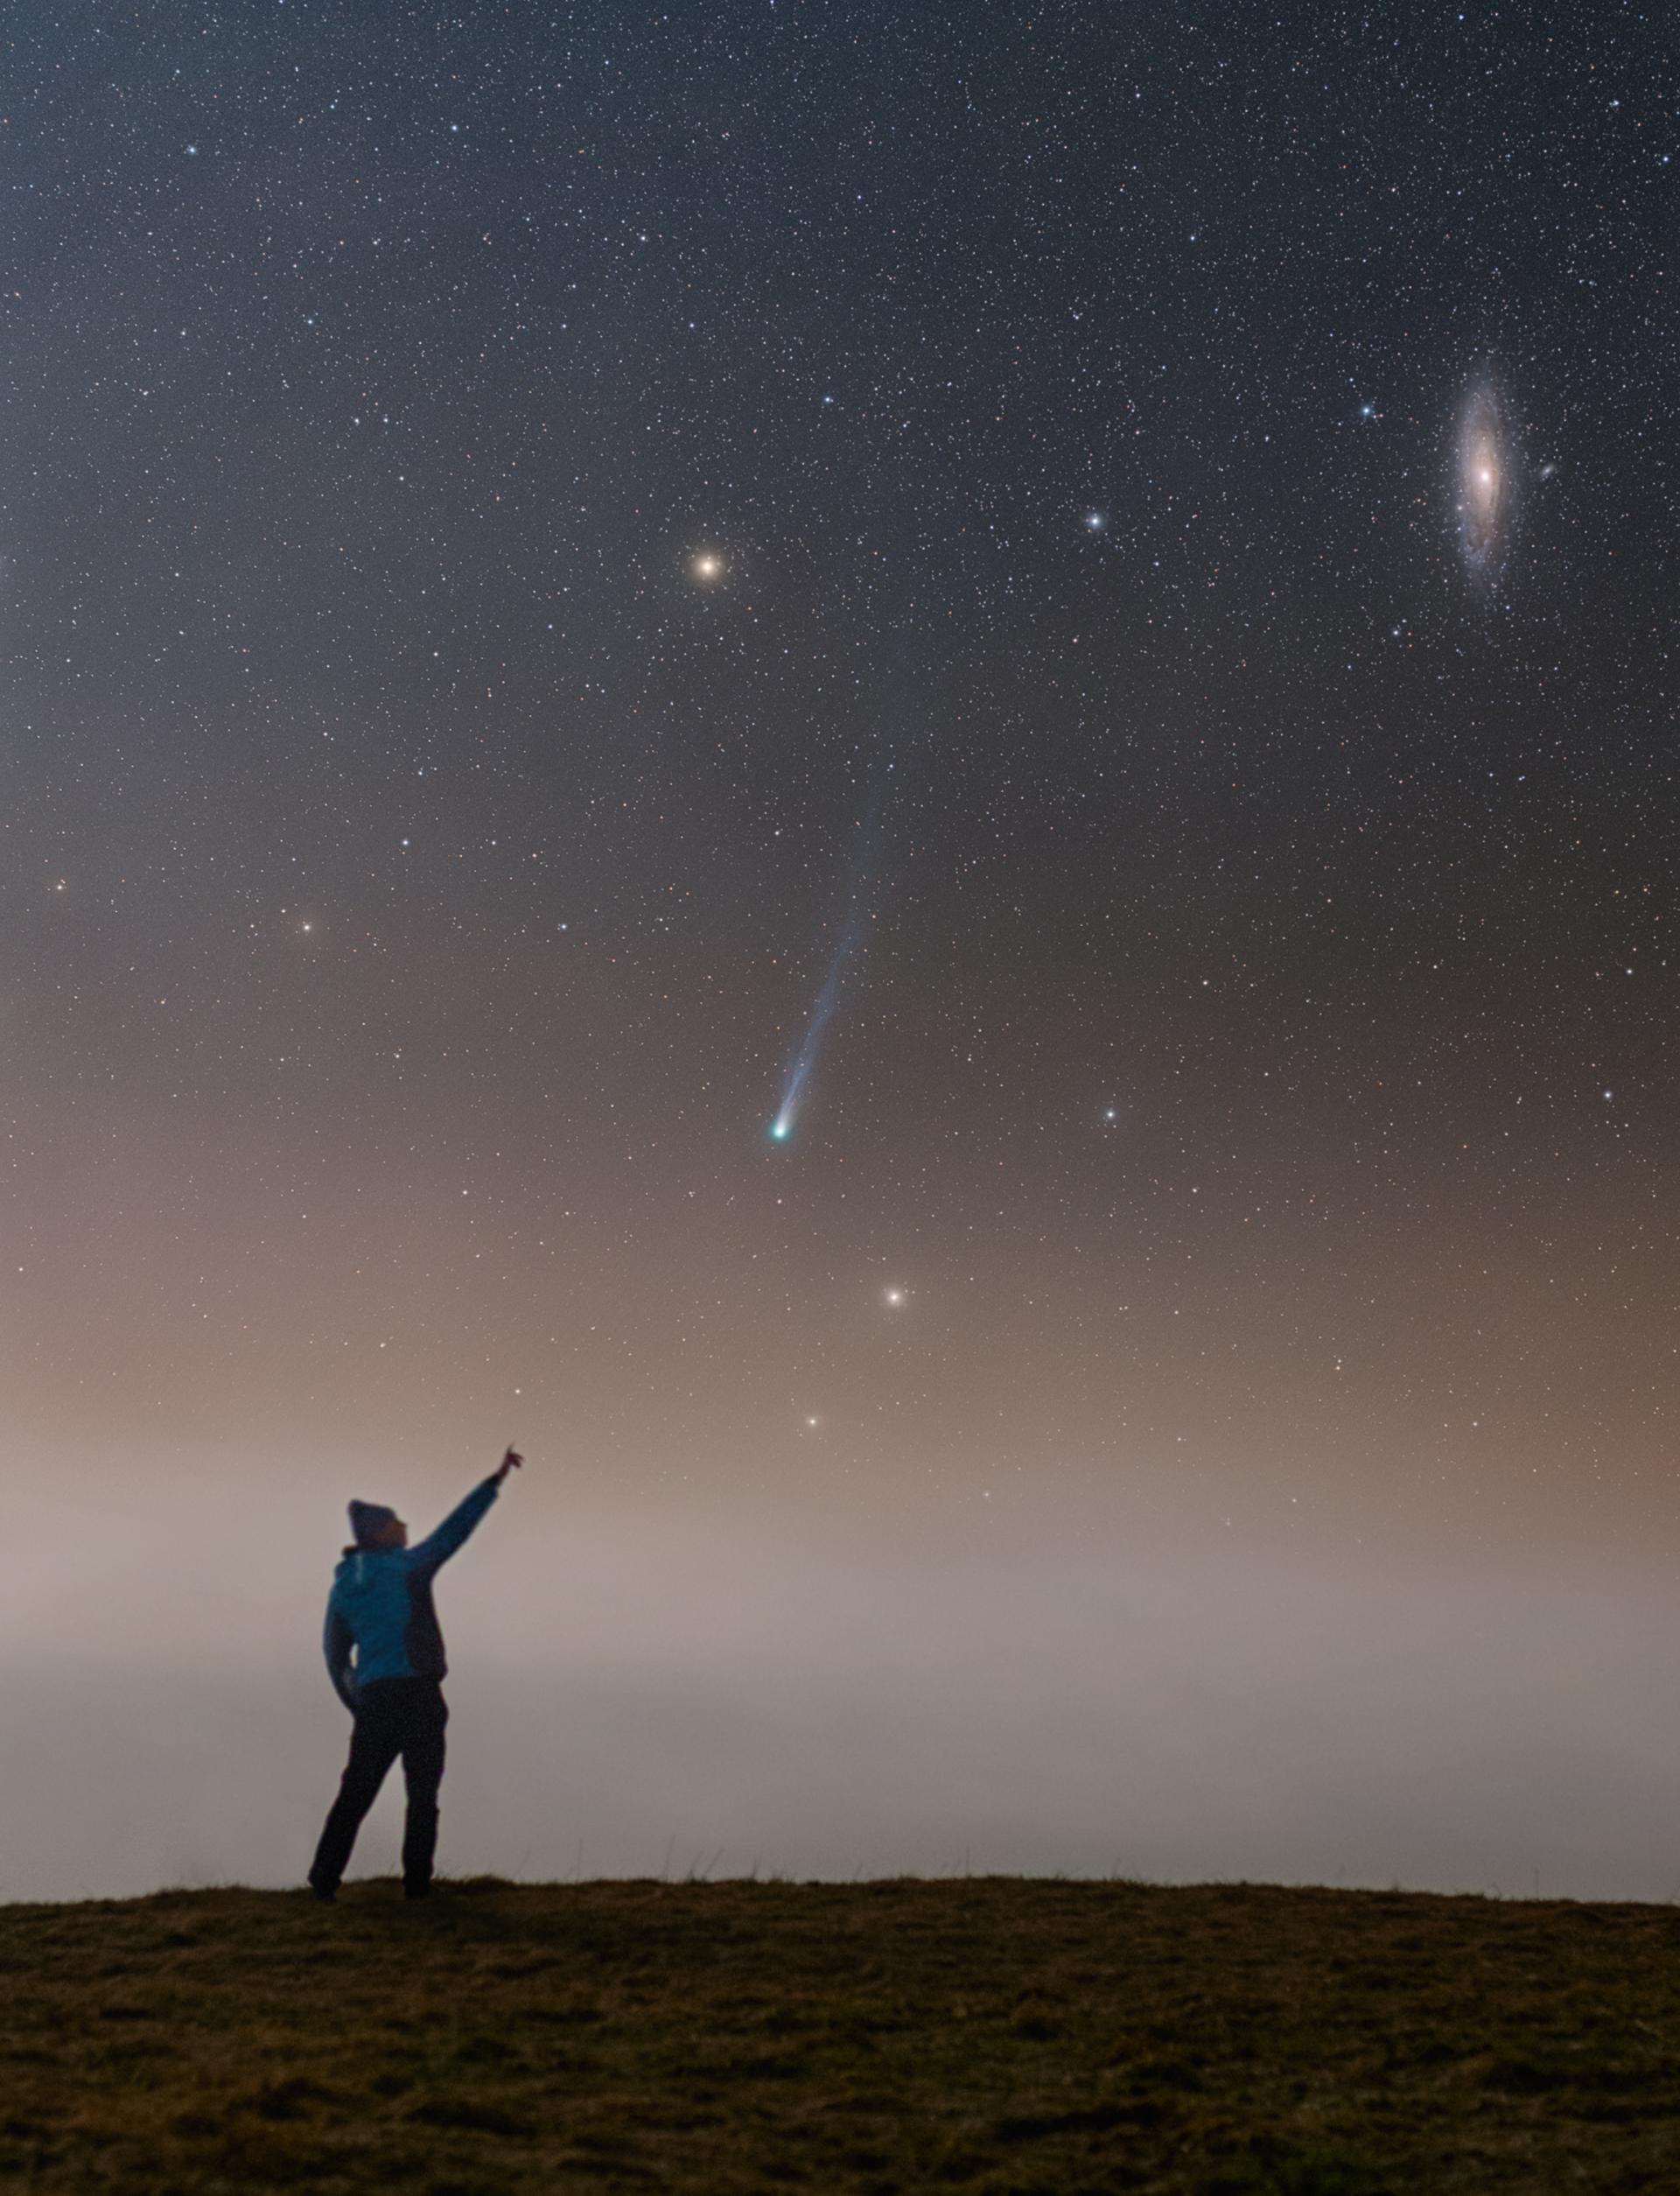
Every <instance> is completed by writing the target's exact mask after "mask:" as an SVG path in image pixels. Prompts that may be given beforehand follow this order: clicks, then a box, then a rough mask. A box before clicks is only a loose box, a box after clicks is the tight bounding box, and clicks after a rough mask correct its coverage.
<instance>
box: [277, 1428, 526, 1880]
mask: <svg viewBox="0 0 1680 2196" xmlns="http://www.w3.org/2000/svg"><path fill="white" fill-rule="evenodd" d="M524 1461H525V1459H524V1458H523V1457H522V1456H520V1455H519V1454H518V1453H517V1451H516V1450H514V1449H509V1450H508V1451H507V1455H506V1456H504V1457H503V1458H502V1460H501V1463H500V1467H499V1469H498V1470H495V1471H493V1472H492V1473H491V1475H490V1477H488V1478H487V1479H486V1480H484V1481H482V1482H481V1483H480V1484H479V1485H478V1486H476V1487H474V1488H473V1490H472V1493H471V1494H470V1495H468V1497H467V1498H466V1499H465V1502H462V1503H459V1504H458V1505H457V1506H456V1507H455V1508H454V1509H453V1510H451V1512H450V1513H449V1515H448V1516H447V1517H446V1518H445V1519H444V1521H443V1523H442V1524H441V1525H440V1526H438V1527H437V1531H436V1532H435V1533H428V1534H427V1536H426V1538H425V1539H424V1540H422V1541H421V1542H420V1543H419V1545H418V1546H417V1547H409V1528H408V1526H406V1525H405V1524H404V1523H403V1522H402V1519H401V1518H399V1517H398V1516H397V1514H396V1512H395V1510H388V1509H387V1508H386V1507H385V1505H383V1504H382V1503H379V1502H353V1503H352V1504H351V1505H350V1530H351V1533H352V1534H353V1542H352V1545H351V1546H350V1547H347V1548H346V1550H345V1551H344V1556H343V1560H342V1561H340V1563H339V1568H338V1569H337V1571H336V1572H334V1574H333V1577H332V1592H331V1593H330V1594H329V1595H328V1596H327V1600H326V1630H325V1635H324V1638H323V1642H322V1644H323V1645H324V1646H325V1651H326V1668H327V1674H328V1676H329V1677H330V1678H331V1679H332V1683H333V1687H334V1688H335V1689H336V1691H337V1693H338V1695H339V1699H340V1700H341V1701H343V1702H344V1704H345V1706H346V1708H348V1709H349V1710H350V1713H351V1714H352V1715H353V1716H354V1717H355V1719H356V1724H355V1729H354V1730H353V1732H352V1734H351V1737H350V1759H349V1762H348V1763H347V1765H346V1768H345V1772H344V1777H343V1779H342V1781H341V1782H340V1784H339V1796H338V1798H337V1799H336V1800H334V1801H333V1803H332V1813H331V1814H329V1815H328V1816H327V1818H326V1826H325V1828H324V1829H323V1830H322V1832H321V1842H320V1843H319V1845H318V1846H317V1847H316V1849H315V1860H314V1864H313V1865H312V1867H311V1869H310V1871H309V1887H310V1889H311V1891H313V1892H314V1894H315V1896H316V1898H318V1899H321V1900H323V1901H325V1903H326V1904H328V1905H331V1903H332V1900H333V1899H334V1898H336V1897H337V1896H338V1889H339V1882H340V1880H341V1878H342V1877H343V1875H344V1871H345V1869H346V1866H347V1865H348V1863H349V1859H350V1850H351V1848H352V1847H353V1845H354V1844H355V1842H356V1832H357V1831H358V1830H359V1829H360V1828H361V1823H362V1818H363V1816H364V1815H365V1814H367V1810H368V1808H369V1807H372V1806H373V1804H374V1800H376V1799H377V1798H378V1796H379V1788H380V1786H381V1785H382V1784H383V1783H384V1781H385V1772H387V1770H388V1769H389V1767H390V1765H391V1764H392V1763H393V1762H394V1761H395V1759H396V1758H397V1756H398V1755H399V1754H401V1755H402V1779H403V1782H404V1784H405V1785H406V1786H407V1788H408V1801H409V1807H408V1820H407V1821H406V1823H405V1824H404V1827H403V1833H402V1889H403V1893H404V1895H405V1896H406V1897H407V1898H427V1897H429V1896H430V1891H431V1861H432V1855H433V1853H434V1852H435V1851H436V1850H437V1787H438V1786H439V1784H440V1783H441V1782H442V1781H443V1774H444V1724H445V1723H446V1722H448V1721H449V1710H448V1708H446V1707H445V1706H444V1691H443V1680H444V1676H445V1674H446V1673H447V1665H446V1664H445V1662H444V1636H443V1633H442V1632H441V1631H439V1630H438V1628H437V1610H435V1609H434V1608H433V1607H432V1603H431V1582H432V1580H433V1579H434V1578H435V1577H436V1576H437V1569H438V1567H439V1565H441V1564H443V1563H445V1562H447V1561H448V1560H449V1558H450V1557H451V1555H453V1554H454V1553H455V1551H456V1549H457V1548H458V1547H461V1546H462V1544H463V1543H464V1542H465V1540H466V1539H467V1537H468V1535H469V1534H470V1533H472V1528H473V1527H474V1526H476V1525H477V1524H478V1522H479V1519H480V1518H481V1517H483V1515H484V1513H485V1512H486V1510H487V1509H488V1508H489V1507H490V1505H491V1504H492V1503H493V1501H494V1500H495V1498H496V1496H497V1495H498V1493H499V1492H500V1489H501V1483H502V1481H503V1480H504V1479H505V1478H506V1477H507V1475H508V1473H509V1472H510V1471H514V1470H517V1469H518V1467H519V1466H520V1465H521V1464H522V1463H524ZM352 1653H353V1654H354V1656H355V1662H354V1666H352V1664H351V1655H352Z"/></svg>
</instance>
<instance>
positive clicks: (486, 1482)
mask: <svg viewBox="0 0 1680 2196" xmlns="http://www.w3.org/2000/svg"><path fill="white" fill-rule="evenodd" d="M524 1461H525V1460H524V1458H523V1457H522V1456H519V1455H518V1454H517V1453H516V1451H514V1449H509V1450H508V1451H507V1455H506V1456H504V1457H503V1458H502V1460H501V1463H500V1468H499V1469H498V1470H495V1471H493V1472H492V1473H491V1475H490V1477H488V1478H487V1479H482V1480H480V1481H479V1484H478V1485H477V1486H476V1487H474V1488H473V1490H472V1493H471V1494H470V1495H468V1497H467V1498H466V1499H465V1502H458V1503H457V1504H456V1505H455V1507H454V1508H453V1509H452V1510H451V1512H450V1513H449V1515H448V1516H447V1517H446V1518H445V1519H444V1521H443V1523H442V1524H441V1525H440V1526H437V1529H436V1531H435V1532H431V1533H427V1535H426V1537H425V1539H424V1540H417V1541H416V1543H415V1545H414V1546H413V1547H411V1548H410V1549H409V1567H410V1568H412V1569H415V1570H421V1571H435V1570H436V1569H437V1566H438V1565H439V1564H440V1563H446V1562H447V1561H449V1559H450V1557H451V1555H453V1554H454V1553H455V1551H456V1549H457V1548H458V1547H461V1546H462V1545H463V1543H464V1542H465V1540H467V1539H468V1538H469V1537H470V1536H471V1534H472V1529H473V1527H474V1526H476V1525H477V1524H478V1522H479V1519H480V1518H481V1517H482V1516H483V1515H484V1513H485V1512H486V1510H487V1509H488V1508H489V1507H490V1505H491V1504H492V1503H493V1501H494V1500H495V1498H496V1497H497V1495H498V1494H500V1491H501V1483H502V1481H503V1480H504V1479H505V1478H506V1477H507V1475H508V1473H509V1472H510V1471H512V1470H514V1467H515V1466H516V1465H519V1464H521V1463H523V1462H524Z"/></svg>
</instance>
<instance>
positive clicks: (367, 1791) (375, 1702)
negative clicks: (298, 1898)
mask: <svg viewBox="0 0 1680 2196" xmlns="http://www.w3.org/2000/svg"><path fill="white" fill-rule="evenodd" d="M395 1705H396V1703H395V1702H394V1701H392V1699H391V1697H390V1695H389V1693H388V1690H387V1688H386V1687H383V1686H378V1685H374V1686H370V1687H368V1688H367V1695H366V1697H365V1698H364V1699H363V1700H362V1701H360V1703H359V1704H358V1706H357V1708H356V1725H355V1729H354V1730H353V1732H352V1733H351V1735H350V1758H349V1760H348V1762H347V1763H346V1765H345V1771H344V1775H343V1777H342V1778H341V1779H339V1796H338V1798H337V1799H336V1800H334V1801H333V1802H332V1812H331V1814H329V1815H328V1816H327V1818H326V1824H325V1828H324V1829H323V1830H322V1832H321V1842H320V1843H319V1844H318V1846H317V1847H316V1849H315V1859H314V1863H313V1865H312V1866H311V1869H310V1871H309V1883H310V1888H311V1891H313V1892H314V1893H315V1895H316V1897H317V1898H332V1894H333V1893H334V1892H335V1891H337V1890H338V1888H339V1881H340V1879H341V1878H342V1877H343V1875H344V1871H345V1870H346V1867H347V1866H348V1865H349V1861H350V1852H351V1849H352V1847H353V1845H354V1844H355V1842H356V1832H357V1831H358V1830H359V1829H360V1828H361V1823H362V1817H363V1816H364V1815H365V1814H367V1810H368V1808H369V1807H372V1806H373V1804H374V1800H376V1799H377V1798H378V1797H379V1788H380V1786H381V1785H382V1784H383V1783H384V1781H385V1772H386V1771H387V1770H388V1768H389V1767H390V1765H391V1764H392V1763H393V1762H394V1761H395V1759H396V1756H397V1750H398V1749H399V1748H400V1746H401V1745H402V1726H401V1723H400V1722H399V1720H398V1718H397V1717H396V1715H395V1714H394V1713H393V1709H394V1708H395Z"/></svg>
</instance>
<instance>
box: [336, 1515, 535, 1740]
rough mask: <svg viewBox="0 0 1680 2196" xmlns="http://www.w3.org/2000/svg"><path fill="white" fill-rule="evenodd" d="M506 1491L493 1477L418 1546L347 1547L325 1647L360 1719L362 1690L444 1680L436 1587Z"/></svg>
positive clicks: (340, 1689) (342, 1693)
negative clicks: (444, 1566)
mask: <svg viewBox="0 0 1680 2196" xmlns="http://www.w3.org/2000/svg"><path fill="white" fill-rule="evenodd" d="M499 1491H500V1490H499V1488H498V1486H497V1484H496V1482H495V1480H494V1479H493V1478H491V1479H486V1480H485V1481H484V1483H483V1484H482V1485H480V1486H477V1487H474V1488H473V1490H472V1493H471V1494H470V1495H468V1497H467V1498H466V1500H465V1502H462V1503H458V1504H457V1505H456V1506H455V1508H454V1509H452V1510H451V1512H450V1513H449V1515H448V1516H447V1517H446V1518H445V1519H444V1521H443V1523H442V1524H441V1525H440V1526H438V1527H437V1531H436V1532H435V1533H428V1534H427V1535H426V1537H425V1539H424V1540H421V1541H419V1542H418V1543H417V1544H416V1546H415V1547H388V1548H386V1547H381V1548H371V1547H369V1548H346V1550H345V1552H344V1560H343V1561H342V1562H341V1563H340V1564H339V1568H338V1569H337V1570H336V1571H335V1572H334V1573H333V1574H332V1592H331V1593H330V1594H329V1595H328V1596H327V1597H326V1630H325V1634H324V1635H323V1638H322V1645H323V1646H324V1647H325V1651H326V1672H327V1675H328V1676H329V1677H330V1678H331V1679H332V1684H333V1687H334V1689H335V1690H336V1692H337V1693H338V1695H339V1699H340V1700H341V1701H343V1702H344V1704H345V1706H346V1708H349V1709H350V1710H351V1711H352V1712H354V1709H355V1705H356V1694H357V1691H358V1690H359V1688H360V1687H362V1686H364V1685H373V1684H374V1683H375V1682H376V1681H377V1680H379V1679H381V1678H441V1677H442V1676H444V1673H445V1672H446V1670H447V1668H448V1665H447V1664H446V1663H445V1662H444V1635H443V1633H442V1632H441V1631H439V1630H438V1629H437V1610H435V1609H434V1608H433V1607H432V1605H431V1582H432V1580H433V1578H434V1577H435V1576H436V1575H437V1568H438V1566H439V1564H441V1563H445V1562H447V1561H448V1560H449V1558H450V1557H451V1555H453V1554H454V1553H455V1551H456V1549H457V1548H458V1547H460V1546H461V1545H462V1543H463V1542H464V1541H465V1540H466V1538H467V1536H468V1535H469V1534H470V1533H471V1532H472V1528H473V1526H475V1525H477V1523H478V1522H479V1519H480V1518H481V1517H482V1516H483V1515H484V1513H485V1512H486V1510H487V1509H488V1508H489V1507H490V1505H491V1504H492V1503H493V1501H494V1500H495V1498H496V1496H497V1494H498V1492H499ZM352 1649H353V1650H354V1652H355V1667H354V1669H352V1667H351V1663H350V1656H351V1651H352Z"/></svg>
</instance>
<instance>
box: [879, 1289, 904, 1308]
mask: <svg viewBox="0 0 1680 2196" xmlns="http://www.w3.org/2000/svg"><path fill="white" fill-rule="evenodd" d="M884 1293H885V1294H886V1301H887V1302H888V1303H889V1304H901V1303H902V1302H903V1301H904V1291H903V1290H902V1289H901V1288H889V1289H887V1290H886V1291H885V1292H884Z"/></svg>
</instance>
